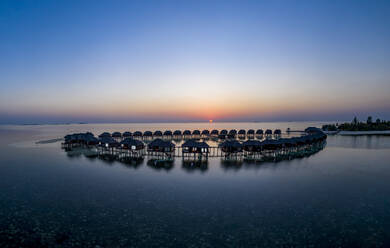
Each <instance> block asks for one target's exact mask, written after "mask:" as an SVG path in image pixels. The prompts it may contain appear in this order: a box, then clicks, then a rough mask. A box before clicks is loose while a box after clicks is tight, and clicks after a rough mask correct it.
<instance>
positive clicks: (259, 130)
mask: <svg viewBox="0 0 390 248" xmlns="http://www.w3.org/2000/svg"><path fill="white" fill-rule="evenodd" d="M263 133H264V131H263V129H257V130H256V134H257V135H263Z"/></svg>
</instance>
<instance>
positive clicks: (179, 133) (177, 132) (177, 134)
mask: <svg viewBox="0 0 390 248" xmlns="http://www.w3.org/2000/svg"><path fill="white" fill-rule="evenodd" d="M173 135H176V136H179V135H181V131H180V130H175V131H174V132H173Z"/></svg>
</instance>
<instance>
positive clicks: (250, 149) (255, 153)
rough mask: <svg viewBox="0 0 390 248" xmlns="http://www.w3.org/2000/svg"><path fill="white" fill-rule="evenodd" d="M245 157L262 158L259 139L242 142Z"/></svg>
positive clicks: (250, 158)
mask: <svg viewBox="0 0 390 248" xmlns="http://www.w3.org/2000/svg"><path fill="white" fill-rule="evenodd" d="M242 147H243V150H244V157H245V159H249V160H253V159H260V158H261V147H262V146H261V142H260V141H258V140H247V141H245V142H243V143H242Z"/></svg>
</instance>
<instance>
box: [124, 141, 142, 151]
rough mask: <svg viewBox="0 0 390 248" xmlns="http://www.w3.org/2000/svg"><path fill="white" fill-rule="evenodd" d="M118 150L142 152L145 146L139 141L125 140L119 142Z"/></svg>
mask: <svg viewBox="0 0 390 248" xmlns="http://www.w3.org/2000/svg"><path fill="white" fill-rule="evenodd" d="M120 148H121V149H127V150H142V149H144V148H145V145H144V143H143V142H142V141H140V140H136V139H132V138H126V139H124V140H122V141H121V142H120Z"/></svg>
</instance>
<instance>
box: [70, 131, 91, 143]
mask: <svg viewBox="0 0 390 248" xmlns="http://www.w3.org/2000/svg"><path fill="white" fill-rule="evenodd" d="M64 140H65V143H86V144H91V143H97V141H98V140H97V138H95V136H94V135H93V134H92V133H90V132H87V133H74V134H68V135H65V137H64Z"/></svg>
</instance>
